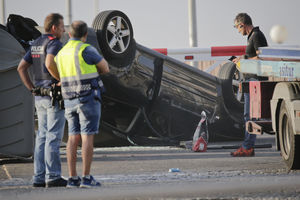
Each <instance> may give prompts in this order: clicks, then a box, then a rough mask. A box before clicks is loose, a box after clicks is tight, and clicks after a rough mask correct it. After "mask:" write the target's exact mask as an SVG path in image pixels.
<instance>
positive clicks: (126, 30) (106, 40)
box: [92, 10, 136, 67]
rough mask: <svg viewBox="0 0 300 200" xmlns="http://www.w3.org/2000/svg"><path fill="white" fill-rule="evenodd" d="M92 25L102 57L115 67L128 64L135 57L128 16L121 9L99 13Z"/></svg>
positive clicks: (131, 29)
mask: <svg viewBox="0 0 300 200" xmlns="http://www.w3.org/2000/svg"><path fill="white" fill-rule="evenodd" d="M92 27H93V28H94V30H95V31H96V34H97V40H98V43H99V46H100V50H101V53H102V55H103V56H104V58H105V59H106V60H107V61H108V62H109V63H110V64H112V65H113V66H115V67H124V66H128V65H129V64H130V63H131V62H132V61H133V60H134V57H135V50H136V43H135V40H134V38H133V28H132V25H131V22H130V20H129V18H128V17H127V16H126V15H125V14H124V13H123V12H121V11H118V10H109V11H103V12H101V13H99V14H98V15H97V16H96V17H95V19H94V21H93V23H92Z"/></svg>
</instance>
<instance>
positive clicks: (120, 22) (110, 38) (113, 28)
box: [106, 16, 131, 54]
mask: <svg viewBox="0 0 300 200" xmlns="http://www.w3.org/2000/svg"><path fill="white" fill-rule="evenodd" d="M130 34H131V33H130V28H129V25H128V23H127V22H126V20H125V19H124V18H122V17H120V16H116V17H113V18H112V19H111V20H110V21H109V23H108V25H107V32H106V41H107V44H108V45H109V47H110V49H111V50H112V51H113V52H115V53H118V54H120V53H123V52H125V51H126V49H127V48H128V46H129V44H130Z"/></svg>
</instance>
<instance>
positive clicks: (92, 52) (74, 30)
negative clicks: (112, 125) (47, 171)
mask: <svg viewBox="0 0 300 200" xmlns="http://www.w3.org/2000/svg"><path fill="white" fill-rule="evenodd" d="M87 31H88V27H87V25H86V23H85V22H82V21H74V22H73V23H72V24H71V28H70V32H69V36H70V40H69V41H68V43H67V44H66V45H65V46H64V47H63V48H62V49H61V50H60V51H59V53H58V54H57V56H56V57H55V61H56V64H57V66H53V67H52V69H53V70H52V71H53V73H56V72H55V71H57V70H56V69H58V72H59V77H60V81H61V87H62V95H63V98H64V101H65V109H66V113H65V116H66V119H67V120H68V127H69V138H68V144H67V160H68V168H69V179H68V185H67V187H78V186H80V187H97V186H100V183H99V182H98V181H96V180H95V179H94V177H93V176H92V175H90V168H91V163H92V158H93V143H94V134H97V133H98V129H99V122H100V116H101V101H100V99H101V90H102V89H103V83H102V81H101V79H100V76H99V74H105V73H108V72H109V68H108V64H107V62H106V60H105V59H104V58H102V56H101V55H100V54H99V53H98V51H97V50H96V48H94V47H93V46H91V45H89V44H86V43H84V42H85V41H86V39H87ZM80 140H81V141H82V165H83V169H82V181H81V179H80V178H79V177H78V175H77V172H76V152H77V146H78V144H79V142H80Z"/></svg>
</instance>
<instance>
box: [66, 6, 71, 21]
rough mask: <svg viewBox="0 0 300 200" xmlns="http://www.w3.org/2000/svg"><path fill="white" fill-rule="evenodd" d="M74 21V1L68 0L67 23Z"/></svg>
mask: <svg viewBox="0 0 300 200" xmlns="http://www.w3.org/2000/svg"><path fill="white" fill-rule="evenodd" d="M71 23H72V1H71V0H66V25H71Z"/></svg>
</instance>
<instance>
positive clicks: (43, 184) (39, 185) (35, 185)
mask: <svg viewBox="0 0 300 200" xmlns="http://www.w3.org/2000/svg"><path fill="white" fill-rule="evenodd" d="M32 186H33V187H46V183H33V184H32Z"/></svg>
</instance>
